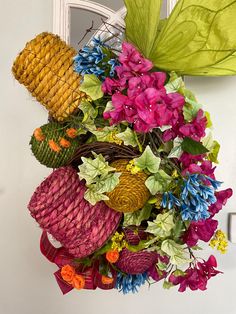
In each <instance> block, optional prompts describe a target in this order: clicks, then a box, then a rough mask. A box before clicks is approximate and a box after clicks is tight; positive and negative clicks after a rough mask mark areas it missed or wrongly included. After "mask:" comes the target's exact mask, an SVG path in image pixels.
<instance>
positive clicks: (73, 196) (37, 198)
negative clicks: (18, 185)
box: [28, 167, 121, 258]
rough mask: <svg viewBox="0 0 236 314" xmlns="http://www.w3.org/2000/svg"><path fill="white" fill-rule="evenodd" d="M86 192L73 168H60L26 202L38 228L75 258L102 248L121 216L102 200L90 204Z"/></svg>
mask: <svg viewBox="0 0 236 314" xmlns="http://www.w3.org/2000/svg"><path fill="white" fill-rule="evenodd" d="M85 191H86V188H85V186H84V184H83V183H81V182H80V180H79V178H78V175H77V172H76V170H74V169H73V168H71V167H64V168H59V169H57V170H55V171H54V172H53V173H52V174H51V175H49V177H47V178H46V179H45V180H44V181H43V182H42V183H41V185H40V186H39V187H38V188H37V189H36V191H35V192H34V194H33V196H32V198H31V200H30V203H29V205H28V208H29V210H30V212H31V215H32V216H33V218H34V219H35V220H36V221H37V222H38V223H39V225H40V227H41V228H42V229H44V230H45V231H47V232H49V233H50V234H51V235H52V236H53V237H54V238H55V239H56V240H57V241H59V242H61V244H62V245H63V246H64V247H65V248H67V249H68V252H69V253H70V254H72V255H73V256H74V257H78V258H82V257H86V256H88V255H90V254H92V253H93V252H94V251H96V250H97V249H99V248H100V247H102V246H103V244H104V243H105V242H106V241H107V240H108V238H109V237H110V236H111V235H112V234H113V233H114V232H115V231H116V229H117V227H118V225H119V221H120V219H121V214H120V213H117V212H115V211H114V210H112V209H111V208H109V207H108V206H107V205H106V204H105V203H104V202H99V203H97V204H96V205H95V206H92V205H91V204H89V203H88V202H87V201H86V200H85V199H84V193H85Z"/></svg>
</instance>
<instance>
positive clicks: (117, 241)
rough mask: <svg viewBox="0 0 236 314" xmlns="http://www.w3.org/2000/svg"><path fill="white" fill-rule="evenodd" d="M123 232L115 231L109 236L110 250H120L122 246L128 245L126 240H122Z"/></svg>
mask: <svg viewBox="0 0 236 314" xmlns="http://www.w3.org/2000/svg"><path fill="white" fill-rule="evenodd" d="M124 237H125V235H124V233H123V232H121V233H119V232H116V233H115V234H114V235H113V237H112V238H111V242H112V245H111V249H112V250H116V251H118V252H120V251H122V250H123V249H124V248H126V247H127V246H128V243H127V242H126V240H124Z"/></svg>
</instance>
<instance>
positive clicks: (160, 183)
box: [145, 169, 172, 195]
mask: <svg viewBox="0 0 236 314" xmlns="http://www.w3.org/2000/svg"><path fill="white" fill-rule="evenodd" d="M171 181H172V177H170V176H169V175H168V174H167V173H166V172H165V171H164V170H162V169H161V170H159V171H158V172H157V173H155V174H153V175H151V176H150V177H148V178H147V180H146V181H145V185H146V187H147V188H148V190H149V191H150V193H151V194H152V195H156V194H157V193H158V192H165V191H166V190H167V187H168V185H169V184H170V182H171Z"/></svg>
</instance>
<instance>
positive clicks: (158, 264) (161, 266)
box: [157, 262, 168, 270]
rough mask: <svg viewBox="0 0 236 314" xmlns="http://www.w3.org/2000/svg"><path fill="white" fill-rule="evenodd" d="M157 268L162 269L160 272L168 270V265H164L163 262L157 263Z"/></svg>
mask: <svg viewBox="0 0 236 314" xmlns="http://www.w3.org/2000/svg"><path fill="white" fill-rule="evenodd" d="M157 267H158V268H159V269H160V270H166V269H167V267H168V265H167V264H165V263H162V262H158V263H157Z"/></svg>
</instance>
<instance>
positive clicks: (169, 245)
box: [161, 239, 191, 265]
mask: <svg viewBox="0 0 236 314" xmlns="http://www.w3.org/2000/svg"><path fill="white" fill-rule="evenodd" d="M161 250H162V251H163V252H164V253H166V254H167V255H168V256H169V257H170V262H171V264H173V265H183V264H186V263H189V262H191V259H189V258H187V257H186V252H185V249H184V245H182V244H178V243H176V242H175V241H173V240H170V239H167V240H164V241H163V242H162V244H161Z"/></svg>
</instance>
